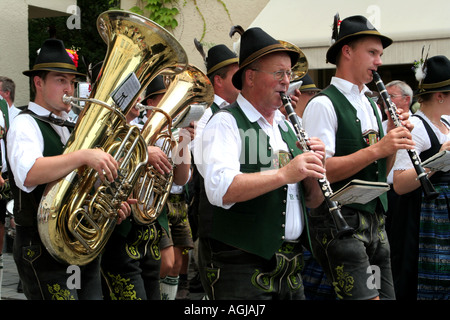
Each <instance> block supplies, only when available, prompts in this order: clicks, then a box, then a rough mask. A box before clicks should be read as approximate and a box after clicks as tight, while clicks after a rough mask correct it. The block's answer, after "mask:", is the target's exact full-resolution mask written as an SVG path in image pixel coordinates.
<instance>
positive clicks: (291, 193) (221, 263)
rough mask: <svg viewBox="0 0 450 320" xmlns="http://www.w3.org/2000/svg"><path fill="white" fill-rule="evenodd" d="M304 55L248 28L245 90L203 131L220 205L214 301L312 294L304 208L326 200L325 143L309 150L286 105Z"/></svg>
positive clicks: (206, 171)
mask: <svg viewBox="0 0 450 320" xmlns="http://www.w3.org/2000/svg"><path fill="white" fill-rule="evenodd" d="M298 57H299V56H298V51H295V50H291V49H287V48H285V47H284V46H283V45H281V44H280V42H279V41H277V40H275V39H274V38H272V37H271V36H270V35H268V34H267V33H266V32H264V31H263V30H262V29H260V28H251V29H249V30H247V31H245V32H244V33H243V34H242V36H241V46H240V55H239V69H238V71H237V72H236V73H235V74H234V76H233V79H232V81H233V84H234V86H235V87H236V88H237V89H239V90H241V93H240V94H239V96H238V97H237V100H236V102H235V103H232V104H231V105H230V106H229V107H227V108H226V111H219V112H217V113H216V114H215V115H214V116H213V117H212V118H211V119H210V121H209V122H208V124H207V125H206V127H205V129H204V131H203V136H202V140H203V141H202V143H203V149H202V151H203V155H202V156H203V157H202V159H201V160H202V161H201V162H199V163H198V164H197V167H198V169H199V172H200V173H201V174H202V176H203V177H204V181H205V189H206V193H207V196H208V199H209V201H210V202H211V203H212V204H213V205H214V206H215V207H214V211H213V217H212V229H211V232H210V236H209V243H208V245H209V246H210V248H211V252H212V254H211V259H210V261H209V262H208V268H206V270H205V272H206V276H205V277H206V278H207V279H208V280H209V283H208V288H205V289H207V291H208V296H209V298H210V299H303V298H304V292H303V285H302V280H301V276H300V269H301V241H300V237H301V234H302V231H303V228H304V220H303V213H304V212H305V210H306V209H305V205H308V206H311V207H314V206H317V205H319V204H320V203H321V201H322V200H323V197H322V193H321V191H320V189H319V186H318V183H317V179H318V178H321V177H322V176H323V173H324V168H323V162H322V160H323V158H322V155H323V154H324V152H325V149H324V145H323V143H321V141H319V140H318V139H315V138H311V142H310V147H311V149H312V150H315V151H316V152H307V153H302V152H301V150H300V149H299V148H298V147H297V146H296V142H297V139H296V136H295V134H294V131H293V129H292V128H291V127H290V124H289V123H288V122H287V121H286V120H285V118H284V116H283V115H282V114H281V112H280V111H279V110H278V109H279V107H280V106H281V104H282V103H281V98H280V92H286V91H287V89H288V86H289V82H290V79H291V75H292V71H291V68H292V66H293V65H295V63H296V62H297V60H298ZM196 161H198V159H196ZM280 163H282V164H283V165H278V164H280Z"/></svg>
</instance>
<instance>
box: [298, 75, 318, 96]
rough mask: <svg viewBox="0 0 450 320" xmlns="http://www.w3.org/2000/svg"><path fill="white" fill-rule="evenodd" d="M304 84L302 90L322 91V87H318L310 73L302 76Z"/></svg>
mask: <svg viewBox="0 0 450 320" xmlns="http://www.w3.org/2000/svg"><path fill="white" fill-rule="evenodd" d="M302 81H303V83H302V85H301V87H300V92H302V91H320V90H321V89H319V88H317V87H316V85H315V83H314V81H313V80H312V78H311V77H310V76H309V74H306V75H305V76H304V77H303V78H302Z"/></svg>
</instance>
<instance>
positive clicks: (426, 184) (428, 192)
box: [372, 70, 439, 200]
mask: <svg viewBox="0 0 450 320" xmlns="http://www.w3.org/2000/svg"><path fill="white" fill-rule="evenodd" d="M372 73H373V79H374V81H375V84H376V86H377V90H378V91H379V93H380V95H381V98H382V99H383V103H384V105H385V106H386V108H387V109H388V111H389V115H390V117H391V118H392V120H393V121H394V125H395V127H401V126H402V123H401V121H400V119H399V118H398V114H397V106H396V105H395V103H393V102H392V100H391V97H390V96H389V94H388V92H387V90H386V87H385V86H384V83H383V81H382V80H381V77H380V75H379V74H378V72H376V71H374V70H372ZM406 151H408V155H409V157H410V158H411V161H412V163H413V165H414V170H416V173H417V179H418V180H419V181H420V184H421V186H422V189H423V192H424V196H425V199H426V200H433V199H435V198H436V197H437V196H438V195H439V192H436V190H435V189H434V186H433V184H432V183H431V181H430V179H428V174H427V173H426V172H425V170H424V169H423V167H422V162H421V161H420V157H419V155H418V154H417V152H416V150H415V149H408V150H406Z"/></svg>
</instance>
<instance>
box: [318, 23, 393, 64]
mask: <svg viewBox="0 0 450 320" xmlns="http://www.w3.org/2000/svg"><path fill="white" fill-rule="evenodd" d="M362 36H377V37H379V38H380V40H381V43H382V45H383V48H386V47H388V46H390V45H391V44H392V39H390V38H388V37H386V36H384V35H382V34H381V33H379V32H378V30H377V29H375V27H374V26H373V25H372V24H371V23H370V22H369V20H367V18H366V17H364V16H351V17H348V18H345V19H344V20H342V21H339V15H336V16H335V21H334V26H333V35H332V42H333V43H332V45H331V46H330V48H329V49H328V51H327V56H326V57H327V62H330V63H333V64H336V57H337V55H338V53H339V51H340V50H341V48H342V47H343V46H344V45H345V44H347V43H349V41H350V40H354V39H356V38H358V37H362Z"/></svg>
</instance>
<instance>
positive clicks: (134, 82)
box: [37, 11, 187, 265]
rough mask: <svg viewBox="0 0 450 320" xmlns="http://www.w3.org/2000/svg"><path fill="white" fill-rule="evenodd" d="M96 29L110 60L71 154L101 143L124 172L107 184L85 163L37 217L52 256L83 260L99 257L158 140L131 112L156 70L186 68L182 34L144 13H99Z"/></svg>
mask: <svg viewBox="0 0 450 320" xmlns="http://www.w3.org/2000/svg"><path fill="white" fill-rule="evenodd" d="M97 29H98V31H99V33H100V35H101V37H102V38H103V40H104V41H105V43H106V44H107V46H108V48H107V53H106V57H105V60H104V63H103V65H102V68H101V70H100V72H99V76H98V78H97V81H96V83H95V85H94V88H93V89H92V93H91V95H90V97H89V98H88V99H85V100H84V101H86V104H85V107H84V108H83V110H82V112H81V113H80V115H79V119H78V121H77V124H76V126H75V128H74V131H73V132H72V134H71V136H70V138H69V140H68V142H67V144H66V148H65V150H64V154H67V153H71V152H73V151H76V150H80V149H88V148H91V149H92V148H101V149H103V150H104V151H106V152H108V153H110V154H111V155H113V156H114V158H115V159H116V160H117V161H118V162H119V163H120V168H119V172H118V173H119V177H118V178H117V179H116V180H115V181H114V182H112V183H109V182H101V181H100V179H99V178H98V173H97V172H96V171H95V170H94V169H92V168H86V167H82V168H78V169H77V170H74V171H72V172H71V173H70V174H68V175H67V176H65V177H64V178H62V179H59V180H57V181H55V182H53V183H50V184H48V185H47V187H46V189H45V191H44V195H43V197H42V199H41V202H40V205H39V209H38V216H37V219H38V230H39V234H40V237H41V239H42V242H43V243H44V245H45V246H46V248H47V250H48V251H49V252H50V254H51V255H52V256H53V257H54V258H55V259H57V260H59V261H61V262H63V263H68V264H76V265H85V264H87V263H89V262H91V261H92V260H93V259H95V258H96V257H97V255H98V254H100V252H101V251H102V249H103V248H104V246H105V244H106V242H107V241H108V239H109V237H110V235H111V232H112V231H113V229H114V227H115V225H116V222H117V210H118V209H119V208H120V206H121V203H122V202H123V201H125V200H126V199H128V197H129V196H130V194H131V192H132V190H133V187H134V185H135V184H136V182H137V180H138V178H139V177H140V176H141V175H142V174H143V172H144V170H145V167H146V166H147V161H148V152H147V145H148V143H149V140H150V139H151V137H149V136H143V135H141V132H140V130H139V128H138V127H137V126H130V125H128V124H127V122H126V118H125V116H126V114H127V113H128V111H129V110H130V108H132V107H134V104H135V102H136V100H137V98H138V96H139V95H140V94H141V93H142V91H143V90H144V89H145V88H146V87H147V85H148V84H149V83H150V82H151V80H152V79H153V78H154V77H155V76H156V75H158V74H163V75H174V74H177V73H180V72H182V71H183V70H184V69H185V68H186V66H187V55H186V53H185V51H184V49H183V48H182V46H181V45H180V44H179V43H178V42H177V41H176V40H175V38H174V37H173V36H172V35H171V34H170V33H169V32H168V31H166V30H165V29H164V28H162V27H160V26H159V25H157V24H156V23H154V22H153V21H151V20H149V19H146V18H144V17H142V16H140V15H137V14H133V13H130V12H125V11H107V12H104V13H102V14H101V15H100V16H99V17H98V19H97ZM76 99H77V98H71V97H65V98H64V101H65V102H66V103H71V102H72V101H76ZM78 99H79V98H78ZM80 100H81V99H80Z"/></svg>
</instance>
